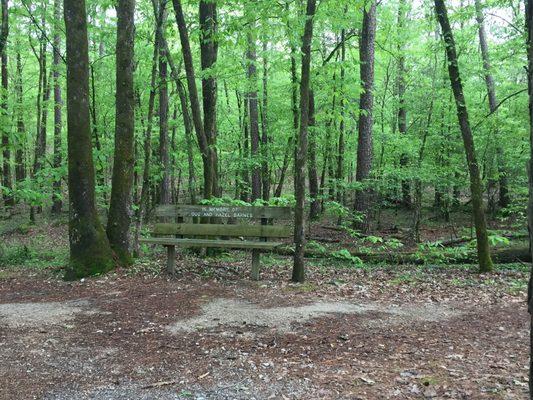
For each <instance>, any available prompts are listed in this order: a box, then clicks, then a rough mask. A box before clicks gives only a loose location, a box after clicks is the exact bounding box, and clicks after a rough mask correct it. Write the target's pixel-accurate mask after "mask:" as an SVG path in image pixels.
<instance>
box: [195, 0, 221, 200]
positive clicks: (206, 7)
mask: <svg viewBox="0 0 533 400" xmlns="http://www.w3.org/2000/svg"><path fill="white" fill-rule="evenodd" d="M199 16H200V60H201V67H202V72H203V76H202V101H203V111H204V114H203V115H204V132H205V135H206V138H207V142H208V145H209V147H208V155H209V160H208V162H209V164H208V167H209V168H208V171H207V175H205V176H206V178H207V180H206V181H205V186H206V192H205V193H204V196H205V198H207V199H208V198H211V196H218V195H219V194H220V193H219V187H218V154H217V148H216V140H217V80H216V77H215V76H214V74H213V72H212V70H211V69H212V68H213V67H214V66H215V64H216V62H217V57H218V43H217V39H216V35H217V29H218V22H217V3H216V2H214V1H212V0H200V4H199Z"/></svg>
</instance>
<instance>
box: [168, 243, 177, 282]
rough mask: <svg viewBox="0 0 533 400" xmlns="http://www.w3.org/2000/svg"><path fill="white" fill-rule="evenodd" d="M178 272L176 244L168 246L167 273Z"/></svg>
mask: <svg viewBox="0 0 533 400" xmlns="http://www.w3.org/2000/svg"><path fill="white" fill-rule="evenodd" d="M175 272H176V246H167V273H168V274H170V275H174V273H175Z"/></svg>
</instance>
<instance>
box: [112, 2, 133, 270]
mask: <svg viewBox="0 0 533 400" xmlns="http://www.w3.org/2000/svg"><path fill="white" fill-rule="evenodd" d="M134 16H135V0H119V1H118V3H117V42H116V56H117V63H116V79H117V92H116V117H115V153H114V162H113V177H112V186H111V203H110V206H109V216H108V221H107V237H108V238H109V243H110V245H111V248H112V249H113V251H114V252H115V254H116V255H117V257H118V259H119V261H120V263H121V264H122V265H125V266H127V265H130V264H131V263H132V259H131V254H130V239H129V232H130V225H131V215H132V209H131V202H132V192H131V191H132V186H133V168H134V164H135V161H134V154H133V150H134V149H133V147H134V141H135V92H134V88H133V72H134V69H135V66H134V43H135V20H134Z"/></svg>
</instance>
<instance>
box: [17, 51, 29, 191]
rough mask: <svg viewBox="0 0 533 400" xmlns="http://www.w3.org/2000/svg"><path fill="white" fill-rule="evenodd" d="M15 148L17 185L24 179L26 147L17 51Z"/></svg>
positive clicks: (20, 75) (20, 65)
mask: <svg viewBox="0 0 533 400" xmlns="http://www.w3.org/2000/svg"><path fill="white" fill-rule="evenodd" d="M16 94H17V106H16V114H17V146H16V150H15V180H16V181H17V184H19V183H21V182H22V181H23V180H24V179H25V178H26V168H25V162H24V150H25V146H26V141H27V140H26V139H27V138H26V136H27V132H26V126H25V124H24V91H23V88H22V60H21V57H20V52H19V51H17V87H16Z"/></svg>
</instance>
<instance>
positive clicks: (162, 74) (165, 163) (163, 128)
mask: <svg viewBox="0 0 533 400" xmlns="http://www.w3.org/2000/svg"><path fill="white" fill-rule="evenodd" d="M165 7H166V1H165V0H161V2H160V3H159V8H160V10H161V11H160V13H161V15H162V18H163V20H162V23H161V24H160V27H159V29H160V30H161V32H160V33H159V41H160V42H159V46H158V47H159V162H160V163H161V167H162V168H163V178H162V180H161V184H160V189H159V190H160V191H159V203H160V204H170V203H171V202H172V194H171V189H170V140H169V135H168V110H169V104H168V64H167V59H166V57H167V55H166V49H165V46H164V45H163V41H164V40H165V38H164V37H165V28H164V26H165V21H166V14H167V13H166V10H165Z"/></svg>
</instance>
